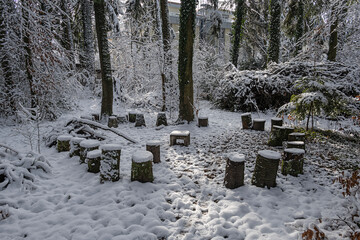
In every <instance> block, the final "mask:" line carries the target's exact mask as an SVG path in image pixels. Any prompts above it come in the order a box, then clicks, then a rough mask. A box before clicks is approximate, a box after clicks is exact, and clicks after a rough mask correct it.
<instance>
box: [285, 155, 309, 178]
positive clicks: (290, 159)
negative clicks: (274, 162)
mask: <svg viewBox="0 0 360 240" xmlns="http://www.w3.org/2000/svg"><path fill="white" fill-rule="evenodd" d="M304 154H305V151H304V150H303V149H299V148H286V149H285V150H284V156H283V159H282V162H281V173H282V174H283V175H288V174H290V175H291V176H294V177H297V176H298V175H299V174H303V172H304V170H303V169H304V168H303V166H304Z"/></svg>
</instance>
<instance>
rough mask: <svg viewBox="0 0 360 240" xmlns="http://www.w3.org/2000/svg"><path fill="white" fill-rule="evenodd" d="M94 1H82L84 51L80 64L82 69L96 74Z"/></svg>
mask: <svg viewBox="0 0 360 240" xmlns="http://www.w3.org/2000/svg"><path fill="white" fill-rule="evenodd" d="M92 1H93V0H81V11H82V23H83V49H82V52H81V54H80V64H81V66H82V68H84V69H86V70H88V71H89V73H90V74H95V51H94V38H93V30H92V20H91V16H92V10H93V8H92Z"/></svg>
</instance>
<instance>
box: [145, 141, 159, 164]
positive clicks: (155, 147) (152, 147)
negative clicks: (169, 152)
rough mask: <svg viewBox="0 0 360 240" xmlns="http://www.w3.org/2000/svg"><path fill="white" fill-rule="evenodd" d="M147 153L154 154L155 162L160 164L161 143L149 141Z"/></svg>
mask: <svg viewBox="0 0 360 240" xmlns="http://www.w3.org/2000/svg"><path fill="white" fill-rule="evenodd" d="M146 151H149V152H151V153H152V154H153V162H154V163H160V162H161V161H160V142H159V141H149V142H147V143H146Z"/></svg>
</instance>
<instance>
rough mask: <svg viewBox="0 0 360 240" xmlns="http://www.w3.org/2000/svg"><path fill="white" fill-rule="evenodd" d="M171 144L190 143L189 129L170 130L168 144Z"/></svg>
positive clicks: (185, 144) (187, 144) (186, 144)
mask: <svg viewBox="0 0 360 240" xmlns="http://www.w3.org/2000/svg"><path fill="white" fill-rule="evenodd" d="M173 145H184V146H189V145H190V132H189V131H172V132H171V133H170V146H173Z"/></svg>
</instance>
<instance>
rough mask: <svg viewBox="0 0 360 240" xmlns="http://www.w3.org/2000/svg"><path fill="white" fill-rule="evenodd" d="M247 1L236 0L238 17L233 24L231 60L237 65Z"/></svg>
mask: <svg viewBox="0 0 360 240" xmlns="http://www.w3.org/2000/svg"><path fill="white" fill-rule="evenodd" d="M244 4H245V1H244V0H236V10H235V15H236V19H235V22H234V23H233V26H232V32H233V36H232V47H231V62H232V64H234V66H235V67H237V61H238V58H239V49H240V40H241V31H242V26H243V22H244V17H245V16H244V15H245V10H244V9H245V6H244Z"/></svg>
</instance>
